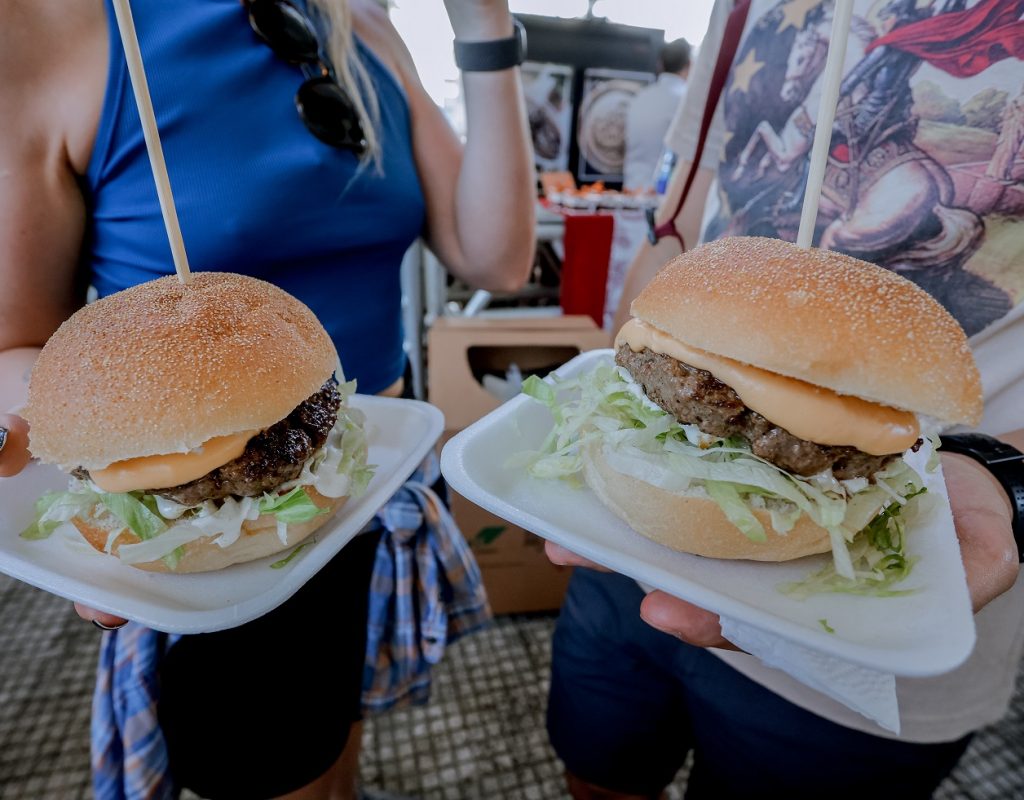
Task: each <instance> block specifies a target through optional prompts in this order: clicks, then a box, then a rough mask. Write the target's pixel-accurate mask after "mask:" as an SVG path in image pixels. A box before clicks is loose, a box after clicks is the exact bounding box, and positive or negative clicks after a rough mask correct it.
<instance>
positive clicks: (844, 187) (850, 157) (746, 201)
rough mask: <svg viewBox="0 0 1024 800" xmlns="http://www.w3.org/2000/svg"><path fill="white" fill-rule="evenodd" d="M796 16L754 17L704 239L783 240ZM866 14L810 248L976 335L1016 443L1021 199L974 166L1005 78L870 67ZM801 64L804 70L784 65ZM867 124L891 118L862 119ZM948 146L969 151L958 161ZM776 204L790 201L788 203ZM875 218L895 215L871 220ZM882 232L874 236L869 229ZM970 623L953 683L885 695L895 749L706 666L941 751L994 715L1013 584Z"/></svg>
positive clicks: (809, 134) (807, 124) (790, 688)
mask: <svg viewBox="0 0 1024 800" xmlns="http://www.w3.org/2000/svg"><path fill="white" fill-rule="evenodd" d="M732 5H733V3H732V2H731V0H719V2H718V3H717V4H716V6H715V10H714V13H713V15H712V19H711V26H710V30H709V32H708V36H707V38H706V39H705V40H704V45H703V46H702V47H701V54H700V57H699V58H698V61H697V63H696V64H695V65H694V67H693V70H692V71H691V75H690V80H689V86H688V91H687V98H686V101H685V103H684V105H683V106H682V107H681V109H680V113H679V114H678V115H677V116H676V118H675V120H674V121H673V124H672V126H671V127H670V129H669V133H668V135H667V138H666V144H667V145H668V146H669V147H670V148H671V149H673V150H675V152H677V153H678V154H679V156H680V160H688V159H692V156H693V153H694V151H695V149H696V141H697V136H698V130H699V126H700V121H701V117H702V114H703V109H704V104H705V102H706V100H707V94H708V85H709V83H710V76H711V72H712V70H713V69H714V64H715V59H716V57H717V49H718V44H719V43H720V41H721V37H722V33H723V31H724V28H725V22H726V19H727V17H728V13H729V11H730V10H731V8H732ZM806 5H807V4H796V3H792V4H785V5H779V4H777V3H775V2H772V1H771V0H754V2H753V3H752V4H751V10H750V14H749V16H748V19H747V23H746V27H745V30H744V35H743V40H742V41H741V44H740V48H739V50H738V52H737V55H736V57H735V59H734V61H733V69H732V71H731V77H730V81H729V83H727V84H726V87H725V90H724V92H723V94H722V98H721V100H720V101H719V105H718V108H717V109H716V112H715V117H714V122H713V124H712V128H711V131H710V132H709V135H708V140H707V142H706V145H705V155H704V156H703V158H702V159H701V166H702V167H706V168H708V169H712V170H714V171H715V172H716V180H715V182H714V183H713V184H712V186H711V190H710V191H709V193H708V202H707V205H706V208H705V215H704V223H703V234H702V235H703V238H705V239H708V238H717V237H719V236H722V235H730V234H736V235H740V234H745V233H757V234H760V235H768V236H776V237H780V238H789V239H792V238H794V236H795V222H794V215H798V214H799V206H800V197H801V196H802V189H803V180H804V179H803V174H804V167H805V166H806V162H807V160H808V158H809V151H810V139H811V138H813V135H814V130H813V120H814V119H815V118H816V115H817V92H818V84H817V81H816V80H815V74H816V73H820V72H821V71H822V69H823V59H824V52H823V49H827V35H828V29H829V25H830V23H831V19H830V18H829V17H828V15H827V14H826V13H823V8H824V7H823V6H817V7H811V8H810V9H806V8H804V6H806ZM875 5H876V4H874V3H872V2H870V0H856V2H855V4H854V22H853V27H852V33H851V40H850V44H849V52H848V56H847V60H846V64H845V65H844V66H845V75H846V81H847V84H848V85H847V86H846V87H845V88H846V90H847V91H846V94H845V97H846V100H845V103H846V105H845V106H844V104H843V103H844V101H843V100H841V101H840V114H839V115H838V116H837V119H839V120H840V123H839V126H840V131H841V133H842V135H841V136H837V135H834V136H833V140H832V146H831V151H830V153H831V157H832V158H831V161H830V164H831V168H830V170H831V171H830V172H829V173H828V174H827V175H826V186H825V188H824V190H823V199H822V211H821V212H820V213H819V218H818V219H819V230H818V241H820V240H822V239H825V240H826V244H828V246H832V247H836V248H837V249H842V250H846V251H847V252H852V253H853V254H854V255H858V256H859V257H861V258H866V259H867V260H874V261H876V262H878V263H882V264H883V265H886V266H890V267H892V268H895V269H898V270H900V271H902V273H903V274H904V275H905V276H906V277H908V278H911V279H912V280H917V281H918V282H919V283H920V284H921V285H922V286H923V287H924V288H926V289H928V290H930V291H931V292H932V294H933V296H935V297H936V299H937V300H939V301H940V302H942V303H943V304H944V305H946V306H947V308H949V310H950V312H951V313H953V314H954V315H955V316H958V318H959V319H960V321H961V324H962V325H964V327H965V329H966V330H968V331H969V332H971V333H973V335H972V336H971V339H970V341H971V345H972V347H973V349H974V354H975V358H976V360H977V363H978V367H979V369H980V371H981V376H982V384H983V387H984V390H985V398H986V408H985V417H984V420H983V422H982V424H981V426H980V429H981V430H983V431H985V432H988V433H992V434H999V433H1005V432H1008V431H1011V430H1015V429H1018V428H1022V427H1024V304H1022V301H1024V223H1022V220H1021V217H1022V216H1024V214H1022V211H1021V209H1020V208H1019V207H1018V206H1014V205H1013V202H1012V200H1009V199H1006V198H1008V197H1009V196H1010V194H1011V192H1012V191H1018V192H1024V184H1021V183H1020V182H1018V183H1017V184H1016V186H1015V187H1014V186H1013V185H1012V181H1005V180H1004V181H999V180H996V179H992V178H991V177H990V176H986V172H987V170H986V164H988V165H989V166H991V163H992V159H995V158H998V153H999V152H1001V151H1000V150H999V142H1000V137H1001V135H1002V134H1003V131H1004V130H1008V129H1009V123H1008V122H1007V120H1009V119H1010V118H1011V117H1012V113H1013V110H1012V105H1013V101H1014V98H1015V97H1016V95H1017V94H1019V93H1021V92H1022V90H1021V87H1020V77H1019V72H1018V71H1019V68H1020V65H1019V62H1016V61H1013V60H1007V61H1003V62H997V63H995V64H993V65H991V66H989V67H988V68H987V69H985V70H984V71H982V72H981V73H979V74H978V75H975V76H971V77H954V76H953V75H950V74H948V73H947V72H946V71H943V70H940V69H937V68H935V67H934V66H932V65H930V64H925V63H922V62H921V61H920V60H917V61H915V60H914V59H913V58H911V57H909V56H908V55H907V54H902V53H898V52H894V51H893V50H892V49H891V48H877V49H876V50H874V55H873V56H869V55H868V54H867V53H866V51H865V47H866V45H867V44H868V43H869V42H870V41H871V39H872V38H875V37H877V36H880V35H882V34H883V33H884V32H885V28H884V26H885V25H887V24H891V20H888V21H887V20H885V19H882V18H880V17H879V16H878V15H876V14H875V13H874V6H875ZM822 36H824V37H825V42H824V44H823V43H822V42H821V41H820V40H821V37H822ZM798 48H800V49H801V53H800V54H799V55H800V56H801V59H802V60H801V59H797V58H795V57H794V53H795V51H796V50H797V49H798ZM879 51H881V52H879ZM869 59H870V60H869ZM800 64H802V65H803V67H804V68H803V69H802V70H801V69H799V65H800ZM855 71H858V72H855ZM851 76H854V77H853V79H851ZM858 76H859V78H860V80H857V77H858ZM993 90H994V91H995V92H996V93H997V94H996V95H995V96H996V97H1002V98H1003V104H1002V106H1001V107H1000V108H996V109H992V110H990V112H989V113H988V116H987V117H986V116H984V115H982V114H980V113H978V111H977V107H978V105H979V102H978V101H975V102H974V103H972V98H975V97H977V96H978V95H979V93H982V92H984V93H985V94H984V95H982V96H983V97H991V96H992V93H993ZM890 101H892V102H890ZM996 105H997V106H998V105H999V104H996ZM880 108H881V109H889V110H888V111H880V112H877V113H876V112H875V111H873V109H880ZM892 109H896V111H895V112H893V111H892ZM872 114H874V116H872ZM1000 114H1002V118H1001V117H1000ZM1007 135H1008V134H1005V135H1002V138H1006V136H1007ZM844 138H845V141H843V139H844ZM945 142H958V143H959V145H963V143H964V142H971V153H970V154H968V155H964V153H963V152H962V151H957V150H956V147H955V146H953V145H950V146H948V147H947V146H946V145H945ZM1003 150H1005V147H1004V148H1003ZM989 151H991V152H989ZM745 152H746V158H745V163H743V162H744V153H745ZM858 153H859V155H858ZM1020 158H1022V159H1024V156H1020ZM896 170H901V171H900V172H897V171H896ZM988 171H989V172H990V171H991V170H988ZM851 176H852V177H853V178H854V179H855V181H856V185H857V188H856V190H855V191H854V190H852V189H849V188H848V185H850V184H851V183H853V182H852V181H846V183H844V180H846V179H847V178H849V177H851ZM929 176H931V177H929ZM930 180H931V181H933V182H929V181H930ZM904 188H905V189H907V194H905V195H904V194H901V191H902V190H903V189H904ZM875 189H879V191H877V192H876V191H875ZM928 192H931V194H928ZM787 193H791V194H790V195H787ZM922 196H926V197H928V198H929V200H928V203H929V205H916V206H915V205H914V198H915V197H922ZM1013 196H1016V195H1013ZM788 197H792V198H795V201H793V202H787V199H788ZM886 203H888V204H890V205H891V206H892V209H891V212H889V213H886V214H881V215H879V214H878V212H879V208H885V205H886ZM869 205H871V206H872V208H873V211H874V213H875V214H876V217H875V219H874V220H873V221H872V222H868V221H867V216H868V215H867V214H866V212H865V207H867V206H869ZM1014 217H1016V220H1014V219H1013V218H1014ZM879 218H881V219H884V220H885V222H886V224H882V225H880V224H878V223H877V219H879ZM889 223H892V224H891V225H890V224H889ZM936 226H938V228H940V229H941V230H939V233H938V235H937V234H936ZM871 247H875V248H877V249H876V250H875V251H872V250H871V249H870V248H871ZM901 248H902V249H901ZM873 252H874V255H873ZM887 259H888V261H887ZM964 265H966V268H965V267H964ZM933 276H942V278H943V279H942V280H935V279H934V278H933ZM975 622H976V625H977V633H978V638H977V645H976V646H975V649H974V652H973V654H972V655H971V656H970V658H969V659H968V660H967V662H966V663H964V664H963V665H962V666H961V667H960V668H958V669H956V670H954V671H953V672H951V673H948V674H946V675H941V676H938V677H933V678H926V679H898V680H897V684H896V686H897V696H898V698H899V705H900V716H901V725H902V732H901V734H900V736H899V737H894V736H893V734H891V733H889V732H887V731H885V730H883V729H881V728H879V727H878V726H877V725H875V724H874V723H872V722H871V721H869V720H867V719H866V718H864V717H862V716H861V715H859V714H857V713H856V712H854V711H851V710H850V709H848V708H846V707H845V706H842V705H841V704H839V703H837V702H835V701H833V700H831V699H829V698H827V697H825V696H824V695H822V694H820V693H818V692H816V691H814V690H813V689H810V688H808V687H806V686H804V685H803V684H801V683H799V682H797V681H795V680H793V679H792V678H790V677H789V676H788V675H786V674H784V673H782V672H780V671H778V670H775V669H771V668H769V667H766V666H764V665H763V664H761V663H760V662H759V661H758V660H757V659H755V658H753V657H752V656H749V655H746V654H744V653H733V652H726V651H720V650H714V651H712V652H714V653H715V655H717V656H719V657H720V658H722V659H723V660H724V661H726V662H727V663H729V664H730V665H731V666H733V667H734V668H735V669H737V670H738V671H740V672H742V673H743V674H744V675H746V676H748V677H750V678H751V679H753V680H755V681H757V682H758V683H760V684H762V685H764V686H766V687H767V688H769V689H771V690H772V691H774V692H776V693H777V694H779V695H781V696H782V697H785V698H786V699H787V700H789V701H791V702H793V703H794V704H796V705H798V706H800V707H802V708H805V709H808V710H810V711H813V712H814V713H816V714H819V715H821V716H823V717H825V718H827V719H830V720H832V721H834V722H837V723H839V724H841V725H845V726H847V727H850V728H856V729H859V730H863V731H868V732H870V733H873V734H877V735H879V736H885V737H889V738H900V739H902V740H906V741H912V742H938V741H948V740H952V739H956V738H959V737H961V736H963V735H964V734H966V733H967V732H969V731H972V730H975V729H977V728H979V727H981V726H983V725H986V724H989V723H991V722H994V721H995V720H998V719H999V718H1000V717H1001V716H1002V715H1003V714H1004V713H1005V712H1006V709H1007V706H1008V704H1009V701H1010V698H1011V697H1012V694H1013V689H1014V683H1015V678H1016V674H1017V669H1018V665H1019V663H1020V660H1021V654H1022V650H1024V573H1022V575H1021V577H1020V578H1018V580H1017V583H1016V584H1015V585H1014V587H1013V588H1012V589H1011V590H1010V591H1008V592H1006V593H1005V594H1003V595H1002V596H1000V597H999V598H997V599H996V600H994V601H993V602H992V603H990V604H989V605H988V606H986V607H985V608H984V609H983V610H982V611H981V612H980V613H978V614H977V615H976V617H975Z"/></svg>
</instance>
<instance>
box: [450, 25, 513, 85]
mask: <svg viewBox="0 0 1024 800" xmlns="http://www.w3.org/2000/svg"><path fill="white" fill-rule="evenodd" d="M512 24H513V26H514V27H513V31H512V35H511V36H509V37H508V38H507V39H492V40H491V41H489V42H460V41H459V40H458V39H456V40H455V64H456V66H458V68H459V69H461V70H462V71H463V72H498V71H500V70H503V69H511V68H512V67H518V66H519V65H520V64H522V63H523V59H524V58H525V57H526V29H525V28H524V27H523V24H522V23H521V22H520V21H519V20H517V19H515V18H514V17H513V19H512Z"/></svg>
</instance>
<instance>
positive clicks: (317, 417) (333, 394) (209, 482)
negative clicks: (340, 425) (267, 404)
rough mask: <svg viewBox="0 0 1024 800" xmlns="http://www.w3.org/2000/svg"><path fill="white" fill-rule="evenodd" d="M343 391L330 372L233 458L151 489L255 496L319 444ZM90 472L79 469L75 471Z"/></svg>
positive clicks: (187, 499)
mask: <svg viewBox="0 0 1024 800" xmlns="http://www.w3.org/2000/svg"><path fill="white" fill-rule="evenodd" d="M340 407H341V395H340V394H339V393H338V384H337V382H336V381H335V380H334V379H333V378H332V379H331V380H329V381H328V382H327V383H325V384H324V386H323V388H322V389H321V390H320V391H319V392H317V393H316V394H314V395H313V396H312V397H309V398H307V399H306V400H304V401H303V402H302V403H301V404H300V405H299V406H298V408H296V409H295V410H294V411H292V413H291V414H289V415H288V416H287V417H286V418H285V419H283V420H281V421H280V422H278V423H277V424H276V425H272V426H271V427H269V428H267V429H266V430H265V431H261V432H260V433H258V434H257V435H256V436H254V437H252V438H251V439H250V440H249V442H248V444H246V446H245V451H244V452H243V453H242V455H240V456H239V457H238V458H236V459H235V460H234V461H229V462H228V463H227V464H225V465H224V466H222V467H218V468H217V469H215V470H213V471H212V472H208V473H207V474H206V475H204V476H203V477H201V478H197V479H196V480H194V481H190V482H189V483H185V484H182V485H181V486H172V487H169V488H166V489H150V490H149V493H150V494H158V495H160V496H161V497H166V498H168V499H169V500H174V501H176V502H178V503H182V504H184V505H187V506H194V505H198V504H199V503H201V502H203V501H204V500H221V499H223V498H225V497H230V496H232V495H234V496H238V497H256V496H258V495H261V494H263V493H264V492H270V491H273V490H274V489H276V488H277V487H278V486H280V485H281V484H282V483H286V482H288V481H290V480H294V479H295V478H297V477H299V474H300V473H301V472H302V465H303V464H304V463H306V461H307V460H308V459H309V457H310V456H311V455H313V453H315V452H316V451H317V450H318V449H319V448H321V447H323V445H324V442H326V441H327V435H328V434H329V433H330V431H331V428H333V427H334V423H335V422H336V421H337V419H338V409H339V408H340ZM73 474H75V475H76V476H78V477H80V478H85V477H88V472H86V471H85V470H82V469H77V470H75V471H74V473H73Z"/></svg>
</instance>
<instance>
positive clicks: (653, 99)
mask: <svg viewBox="0 0 1024 800" xmlns="http://www.w3.org/2000/svg"><path fill="white" fill-rule="evenodd" d="M689 74H690V45H689V44H688V43H687V41H686V40H685V39H676V40H675V41H674V42H669V43H668V44H666V45H665V46H664V47H663V48H662V49H661V52H660V53H659V54H658V79H657V80H656V81H655V82H654V83H652V84H651V85H650V86H645V87H644V88H643V89H641V90H640V91H639V92H638V93H637V95H636V97H634V98H633V102H632V103H630V105H629V111H628V112H627V114H626V157H625V166H624V167H623V181H622V187H623V189H626V190H627V191H633V192H649V191H651V190H653V188H654V183H655V173H656V171H657V169H658V164H659V162H660V160H661V157H662V153H663V152H664V150H665V134H666V133H667V132H668V126H669V125H670V124H671V122H672V118H673V117H674V116H675V114H676V110H677V109H678V108H679V106H680V105H681V104H682V102H683V100H684V99H685V97H686V77H687V76H688V75H689Z"/></svg>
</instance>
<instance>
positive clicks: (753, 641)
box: [722, 617, 900, 734]
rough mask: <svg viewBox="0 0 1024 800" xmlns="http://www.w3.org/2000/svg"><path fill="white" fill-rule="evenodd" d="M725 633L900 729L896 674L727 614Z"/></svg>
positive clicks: (771, 663)
mask: <svg viewBox="0 0 1024 800" xmlns="http://www.w3.org/2000/svg"><path fill="white" fill-rule="evenodd" d="M722 635H723V636H724V637H725V638H726V639H728V640H729V641H730V642H732V643H733V644H735V645H736V646H737V647H740V648H742V649H743V650H746V651H747V652H748V653H750V654H751V655H753V656H756V657H757V658H759V659H760V660H761V661H762V662H763V663H764V664H766V665H767V666H769V667H774V668H775V669H780V670H782V671H783V672H785V673H786V674H787V675H789V676H790V677H792V678H794V679H795V680H798V681H800V683H803V684H805V685H806V686H810V687H811V688H812V689H816V690H817V691H819V692H821V693H822V694H825V695H828V696H829V697H831V698H832V699H833V700H836V701H838V702H840V703H842V704H843V705H844V706H847V707H848V708H852V709H853V710H854V711H856V712H857V713H859V714H863V715H864V716H865V717H867V718H868V719H870V720H872V721H874V722H877V723H878V724H879V725H881V726H882V727H883V728H885V729H886V730H887V731H892V732H893V733H897V734H898V733H899V732H900V710H899V704H898V702H897V700H896V677H895V676H894V675H892V674H889V673H885V672H879V671H877V670H873V669H868V668H866V667H861V666H859V665H857V664H853V663H851V662H849V661H844V660H843V659H841V658H836V657H835V656H831V655H827V654H825V653H822V652H821V651H820V650H812V649H811V648H809V647H805V646H804V645H801V644H797V643H795V642H790V641H787V640H786V639H782V638H780V637H779V636H778V635H777V634H772V633H765V632H764V631H762V630H760V629H758V628H755V627H753V626H752V625H748V624H746V623H745V622H739V621H737V620H734V619H729V618H727V617H722Z"/></svg>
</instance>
